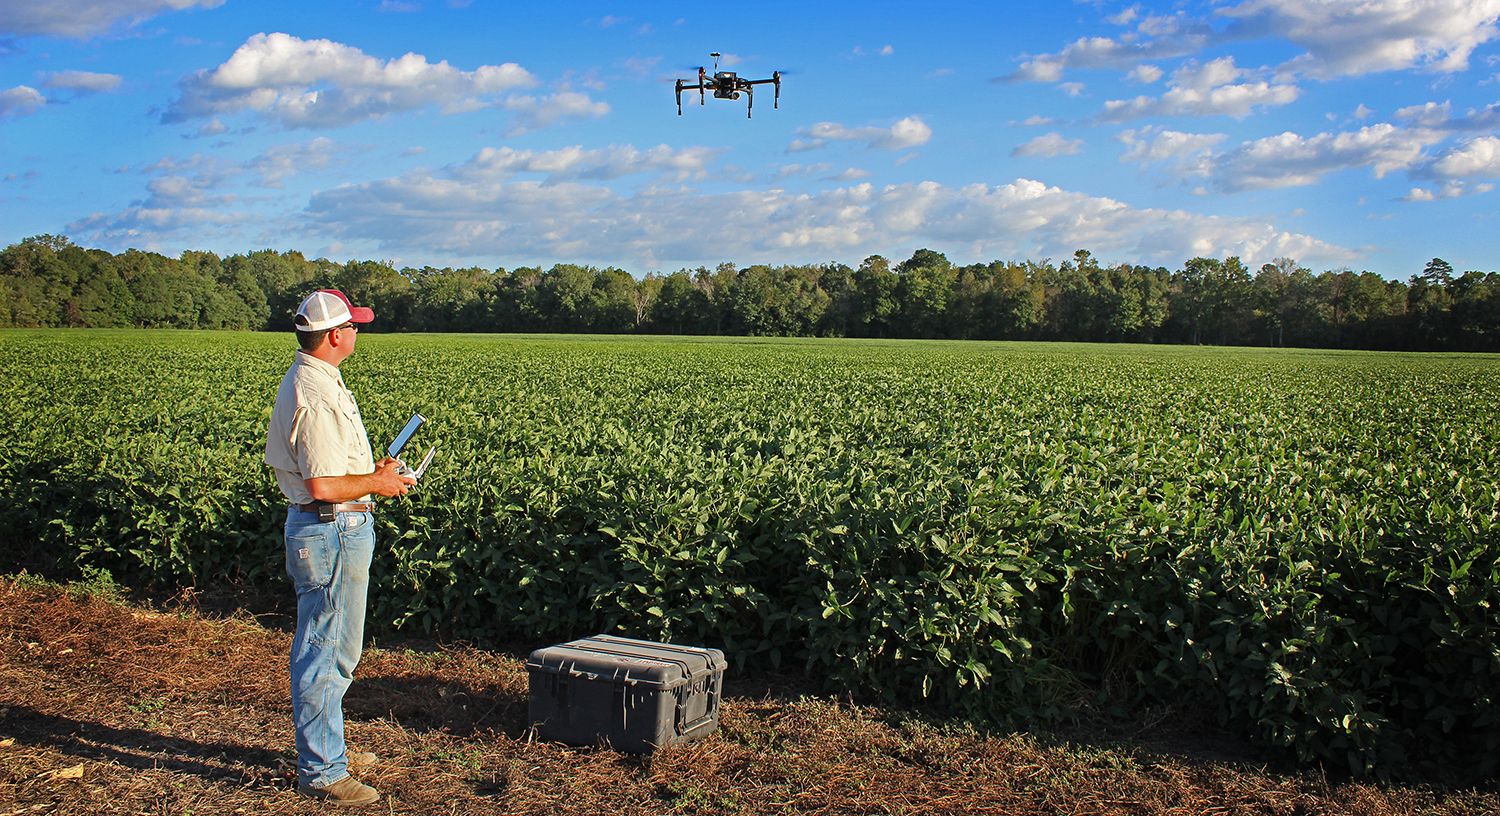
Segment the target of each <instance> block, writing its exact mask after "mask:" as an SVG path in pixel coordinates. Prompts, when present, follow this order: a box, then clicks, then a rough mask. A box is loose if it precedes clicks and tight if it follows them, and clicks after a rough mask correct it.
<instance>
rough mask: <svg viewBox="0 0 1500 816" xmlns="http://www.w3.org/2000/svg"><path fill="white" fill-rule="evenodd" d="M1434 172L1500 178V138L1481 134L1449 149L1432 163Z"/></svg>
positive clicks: (1453, 175) (1446, 174)
mask: <svg viewBox="0 0 1500 816" xmlns="http://www.w3.org/2000/svg"><path fill="white" fill-rule="evenodd" d="M1432 172H1433V173H1435V174H1437V175H1439V176H1444V177H1448V178H1454V177H1460V176H1482V177H1485V178H1500V138H1496V137H1494V136H1480V137H1479V138H1476V139H1470V140H1469V141H1467V142H1465V143H1464V144H1462V145H1459V146H1458V147H1455V148H1453V149H1452V150H1449V151H1448V152H1446V153H1444V154H1443V155H1442V156H1440V157H1439V158H1438V160H1437V161H1435V162H1433V163H1432Z"/></svg>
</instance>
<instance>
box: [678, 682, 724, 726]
mask: <svg viewBox="0 0 1500 816" xmlns="http://www.w3.org/2000/svg"><path fill="white" fill-rule="evenodd" d="M715 679H716V678H711V679H709V681H708V707H707V708H706V709H705V710H704V712H703V716H702V717H699V718H698V719H696V720H693V721H692V722H690V723H689V722H683V720H685V719H687V701H688V695H689V694H690V693H691V692H692V689H693V687H692V686H691V685H686V684H685V685H682V686H679V687H678V688H677V713H676V716H675V717H674V718H673V728H672V730H674V731H676V732H677V736H679V737H680V736H682V735H684V734H687V733H688V732H691V731H696V730H698V729H699V728H702V727H703V726H705V725H708V724H710V723H712V722H713V721H714V717H715V716H716V715H717V714H718V713H719V684H718V683H717V682H715Z"/></svg>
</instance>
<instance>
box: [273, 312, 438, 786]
mask: <svg viewBox="0 0 1500 816" xmlns="http://www.w3.org/2000/svg"><path fill="white" fill-rule="evenodd" d="M374 319H375V313H374V312H373V311H371V310H370V309H368V308H364V307H359V306H355V305H354V304H352V303H350V302H349V298H347V297H345V296H344V293H343V292H339V291H337V290H335V289H321V290H319V291H317V292H314V293H312V294H311V295H309V296H308V298H307V299H306V300H304V301H302V305H301V306H299V307H298V308H297V317H296V320H295V323H296V329H297V342H298V344H299V345H300V346H301V349H300V350H299V351H298V352H297V357H296V360H295V361H294V362H293V363H292V367H291V369H290V370H289V371H287V373H286V376H285V377H283V378H282V379H281V388H280V389H279V390H278V391H277V392H276V407H275V408H274V409H273V410H272V412H271V425H270V428H269V429H268V431H267V435H266V458H265V461H266V464H268V465H270V466H271V468H272V469H273V470H274V471H275V472H276V484H277V485H278V486H279V487H280V488H281V492H282V493H285V494H286V497H287V501H289V502H290V503H291V508H290V509H289V510H288V511H287V517H286V571H287V574H288V575H290V576H291V579H292V583H293V584H294V585H295V586H296V588H297V633H296V635H295V636H294V637H293V639H292V655H291V677H292V723H293V725H294V726H295V728H296V738H297V790H299V791H301V792H302V793H304V794H306V795H309V796H313V797H317V798H320V799H326V800H328V801H329V802H332V803H335V804H340V805H365V804H369V803H371V802H374V801H376V800H378V799H379V798H380V794H379V793H377V792H376V791H375V789H374V788H372V787H370V786H368V785H365V784H362V783H360V782H359V781H358V780H356V779H355V778H354V777H352V776H350V775H349V769H350V767H351V766H352V767H363V766H368V765H373V764H374V762H375V756H374V755H373V754H369V753H361V752H355V753H349V752H348V750H347V746H346V745H345V744H344V710H343V704H344V692H345V691H347V690H348V688H349V684H350V683H351V682H352V681H353V679H354V667H355V666H356V665H358V664H359V656H360V649H361V646H362V645H363V641H364V628H365V597H366V594H367V593H368V590H369V585H370V559H371V557H372V556H373V555H374V553H375V530H374V517H373V516H372V515H371V513H372V511H373V510H374V509H375V505H374V504H373V503H371V500H370V499H371V494H377V495H380V496H387V497H392V496H400V495H403V494H405V493H406V491H407V488H408V487H409V486H410V485H412V484H415V483H416V480H415V479H413V478H411V477H410V476H403V475H400V474H398V473H397V471H396V466H397V462H396V460H395V459H391V458H389V457H388V458H386V459H382V460H381V461H380V462H379V463H376V462H375V457H374V454H373V453H372V452H371V450H370V439H369V437H368V436H367V435H366V434H365V425H364V421H363V420H362V419H361V418H360V414H359V406H358V405H356V404H355V402H354V395H353V394H351V393H349V389H348V388H346V387H345V386H344V378H343V376H342V375H341V374H340V373H339V364H340V363H342V362H343V361H344V360H345V359H347V358H348V357H349V355H351V354H353V353H354V346H355V341H356V340H357V339H358V337H359V325H358V324H361V323H369V322H371V321H372V320H374Z"/></svg>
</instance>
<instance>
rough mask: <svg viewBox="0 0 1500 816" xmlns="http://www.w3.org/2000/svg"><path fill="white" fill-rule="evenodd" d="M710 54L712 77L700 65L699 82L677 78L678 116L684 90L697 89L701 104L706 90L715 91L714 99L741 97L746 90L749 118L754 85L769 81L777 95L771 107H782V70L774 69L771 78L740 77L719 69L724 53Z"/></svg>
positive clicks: (753, 98)
mask: <svg viewBox="0 0 1500 816" xmlns="http://www.w3.org/2000/svg"><path fill="white" fill-rule="evenodd" d="M709 56H710V57H713V58H714V74H713V76H712V77H710V76H709V75H708V72H707V71H704V70H703V68H702V67H701V66H700V67H699V68H698V81H697V82H693V81H692V80H687V79H679V80H677V115H678V116H681V115H682V92H683V91H697V92H698V104H699V105H702V104H703V100H704V98H705V97H704V92H705V91H713V92H714V99H739V98H740V92H741V91H744V93H745V96H746V97H747V99H746V100H745V118H746V119H749V118H750V110H751V108H754V107H755V87H754V86H756V85H765V84H767V83H773V84H775V85H776V96H775V98H774V99H773V100H772V102H771V107H773V108H779V107H781V72H780V71H772V72H771V78H770V79H740V77H739V75H738V74H736V73H735V72H733V71H720V70H719V57H721V56H723V55H722V54H720V53H719V52H717V51H715V52H713V53H712V54H709Z"/></svg>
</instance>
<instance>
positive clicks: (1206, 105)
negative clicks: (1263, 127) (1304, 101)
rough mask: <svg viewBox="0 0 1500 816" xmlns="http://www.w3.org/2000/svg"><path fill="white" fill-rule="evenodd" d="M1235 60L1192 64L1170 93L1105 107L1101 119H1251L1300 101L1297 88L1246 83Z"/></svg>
mask: <svg viewBox="0 0 1500 816" xmlns="http://www.w3.org/2000/svg"><path fill="white" fill-rule="evenodd" d="M1249 75H1250V72H1248V71H1246V70H1244V69H1241V68H1238V67H1236V66H1235V64H1234V58H1233V57H1220V58H1218V59H1216V60H1211V61H1209V62H1207V63H1203V64H1202V65H1199V64H1197V63H1188V64H1187V65H1184V66H1183V67H1181V68H1179V69H1177V70H1176V71H1175V72H1173V74H1172V78H1171V80H1169V81H1168V83H1167V85H1168V86H1169V90H1168V91H1167V92H1166V93H1164V94H1162V95H1161V96H1159V97H1148V96H1138V97H1136V98H1134V99H1112V100H1110V101H1108V102H1105V103H1104V112H1103V113H1102V114H1101V115H1100V118H1101V119H1103V120H1105V121H1125V120H1129V119H1139V118H1142V117H1146V116H1233V117H1235V118H1243V117H1246V116H1249V115H1250V114H1251V113H1252V112H1254V111H1255V110H1256V109H1257V108H1267V107H1274V106H1280V105H1286V104H1289V103H1291V102H1293V101H1294V100H1296V98H1297V86H1295V85H1287V84H1273V83H1270V82H1267V81H1265V80H1254V79H1250V80H1249V81H1240V80H1246V79H1248V78H1249Z"/></svg>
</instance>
